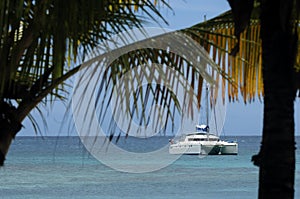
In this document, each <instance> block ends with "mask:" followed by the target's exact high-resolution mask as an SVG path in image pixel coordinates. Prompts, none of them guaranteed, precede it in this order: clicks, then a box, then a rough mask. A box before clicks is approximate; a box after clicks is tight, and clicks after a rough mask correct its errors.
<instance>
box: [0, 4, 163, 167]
mask: <svg viewBox="0 0 300 199" xmlns="http://www.w3.org/2000/svg"><path fill="white" fill-rule="evenodd" d="M156 3H157V2H156V1H154V2H153V3H152V2H150V1H119V0H107V1H98V0H90V1H84V0H79V1H60V0H46V1H34V0H23V1H9V0H1V1H0V17H1V20H0V26H1V30H0V165H3V163H4V160H5V156H6V154H7V152H8V149H9V146H10V144H11V141H12V139H13V138H14V137H15V135H16V134H17V133H18V132H19V131H20V129H21V128H22V124H21V123H22V121H23V120H24V118H25V117H27V116H29V117H30V111H31V110H32V109H33V108H35V107H36V106H37V104H38V103H40V102H42V101H44V102H47V101H51V102H53V101H54V99H57V98H58V99H61V100H62V99H64V96H65V93H64V91H65V90H66V89H65V86H66V85H64V84H63V82H64V80H66V79H67V78H68V77H70V76H72V75H73V74H74V73H76V72H77V71H78V70H79V68H80V63H81V62H82V61H83V60H84V56H85V55H86V54H87V53H88V52H90V51H91V50H92V49H93V47H95V46H96V45H97V44H98V43H99V42H100V41H102V40H104V39H106V38H107V37H109V36H110V35H112V34H116V33H118V32H120V31H125V30H126V29H128V28H132V27H141V25H142V22H143V21H146V20H147V19H151V20H155V19H154V16H158V17H159V18H160V19H163V18H162V16H161V15H160V13H159V11H158V10H157V7H156V6H155V4H156ZM160 3H161V4H163V5H165V6H166V7H168V5H167V4H166V3H165V2H164V1H163V0H162V1H160ZM141 13H145V14H144V16H141ZM76 63H79V65H78V66H77V67H76V66H75V64H76ZM30 118H31V119H32V121H33V124H34V118H32V117H30Z"/></svg>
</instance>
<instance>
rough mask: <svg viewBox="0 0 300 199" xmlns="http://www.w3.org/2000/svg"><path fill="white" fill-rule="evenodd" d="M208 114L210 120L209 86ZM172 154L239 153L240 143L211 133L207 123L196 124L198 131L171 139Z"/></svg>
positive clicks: (170, 150) (170, 151)
mask: <svg viewBox="0 0 300 199" xmlns="http://www.w3.org/2000/svg"><path fill="white" fill-rule="evenodd" d="M206 91H207V92H206V100H207V110H206V112H207V115H206V123H207V124H209V121H208V87H207V88H206ZM169 142H170V146H169V153H170V154H188V155H237V154H238V143H237V142H236V141H235V142H228V141H224V140H221V139H220V138H219V136H217V135H216V134H213V133H210V129H209V126H208V125H206V124H202V125H196V131H195V132H192V133H188V134H185V135H182V136H181V137H180V138H179V140H172V139H171V140H169Z"/></svg>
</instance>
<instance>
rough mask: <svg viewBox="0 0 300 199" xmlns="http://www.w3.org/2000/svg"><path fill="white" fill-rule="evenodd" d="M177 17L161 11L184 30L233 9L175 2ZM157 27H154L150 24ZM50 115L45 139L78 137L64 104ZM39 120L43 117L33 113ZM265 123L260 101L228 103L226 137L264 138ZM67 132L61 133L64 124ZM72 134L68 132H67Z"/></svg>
mask: <svg viewBox="0 0 300 199" xmlns="http://www.w3.org/2000/svg"><path fill="white" fill-rule="evenodd" d="M169 2H170V5H171V7H172V8H173V10H174V13H173V12H172V11H170V10H168V9H166V8H165V7H161V8H160V9H161V12H162V13H163V14H164V16H165V18H166V20H167V21H168V22H169V26H166V25H163V26H164V27H166V28H169V29H182V28H185V27H189V26H192V25H194V24H196V23H199V22H202V21H203V19H204V15H206V18H207V19H210V18H212V17H214V16H217V15H218V14H220V13H222V12H224V11H226V10H228V9H229V6H228V3H227V1H226V0H185V1H184V0H172V1H169ZM149 26H151V27H153V25H151V24H149ZM47 109H48V111H44V112H45V115H46V118H47V121H48V130H44V129H43V125H42V121H41V120H39V119H38V122H39V123H40V124H41V127H42V132H43V135H68V134H69V133H70V135H76V133H74V131H73V132H70V131H68V130H67V128H65V127H66V126H67V121H63V116H64V113H65V109H64V107H63V106H62V104H61V103H56V104H54V105H53V107H47ZM299 110H300V100H299V99H297V102H296V106H295V121H296V135H300V111H299ZM33 115H34V116H36V118H38V117H39V115H38V114H37V113H36V112H34V113H33ZM262 120H263V104H262V102H259V100H258V99H257V100H256V101H255V102H253V103H251V104H244V103H243V101H242V100H241V102H235V103H228V105H227V116H226V121H225V126H224V133H225V134H226V135H241V136H243V135H261V131H262ZM62 123H63V126H64V128H62V131H61V132H60V127H61V124H62ZM24 126H25V128H23V130H22V131H21V132H20V133H19V135H20V136H24V135H35V134H34V132H33V128H32V127H31V125H30V123H29V121H28V120H26V121H25V122H24ZM67 131H68V132H67Z"/></svg>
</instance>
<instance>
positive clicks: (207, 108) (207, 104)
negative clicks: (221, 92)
mask: <svg viewBox="0 0 300 199" xmlns="http://www.w3.org/2000/svg"><path fill="white" fill-rule="evenodd" d="M205 97H206V125H207V126H208V122H209V121H208V116H209V115H208V110H209V107H208V106H209V103H208V84H206V96H205ZM207 140H208V141H209V128H207Z"/></svg>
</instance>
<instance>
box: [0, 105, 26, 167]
mask: <svg viewBox="0 0 300 199" xmlns="http://www.w3.org/2000/svg"><path fill="white" fill-rule="evenodd" d="M16 113H17V109H16V108H15V107H14V106H12V105H11V104H9V103H6V102H4V101H2V102H0V166H3V164H4V161H5V156H6V154H7V152H8V149H9V147H10V144H11V142H12V140H13V138H14V137H15V135H16V134H17V133H18V132H19V131H20V130H21V127H22V125H21V122H19V120H18V119H17V117H16Z"/></svg>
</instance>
